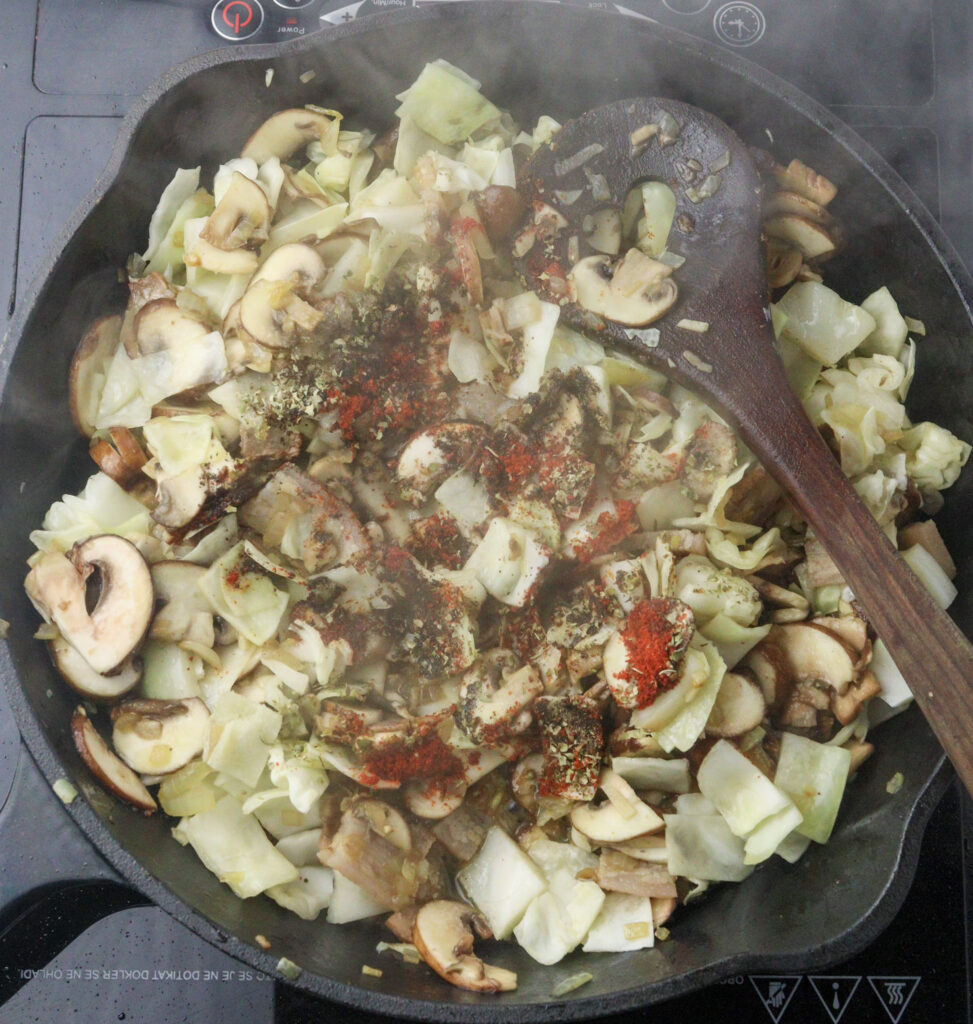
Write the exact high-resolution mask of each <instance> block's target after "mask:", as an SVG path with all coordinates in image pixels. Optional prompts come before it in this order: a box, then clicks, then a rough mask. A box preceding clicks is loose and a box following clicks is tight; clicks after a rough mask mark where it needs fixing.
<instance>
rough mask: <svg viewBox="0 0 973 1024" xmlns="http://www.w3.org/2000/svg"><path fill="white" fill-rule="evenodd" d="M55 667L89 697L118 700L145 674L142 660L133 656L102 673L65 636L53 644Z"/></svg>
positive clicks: (73, 685) (52, 657)
mask: <svg viewBox="0 0 973 1024" xmlns="http://www.w3.org/2000/svg"><path fill="white" fill-rule="evenodd" d="M49 650H50V652H51V660H52V661H53V662H54V667H55V668H56V669H57V670H58V672H60V673H61V676H62V677H63V678H64V681H65V682H66V683H67V684H68V685H69V686H70V687H71V688H72V689H74V690H77V691H78V693H80V694H81V696H82V697H87V698H88V699H89V700H117V699H118V698H119V697H123V696H124V695H125V694H126V693H128V692H129V690H131V689H132V688H133V687H134V686H135V684H136V683H137V682H138V681H139V680H140V679H141V678H142V663H141V661H140V660H139V659H137V658H133V657H129V658H126V660H125V661H123V662H122V664H121V665H120V666H119V667H118V668H117V669H116V670H115V671H114V672H113V673H112V674H111V675H101V674H100V673H98V672H95V671H94V669H93V668H92V667H91V666H90V665H89V664H88V663H87V662H86V661H85V660H84V658H82V657H81V655H80V654H78V652H77V651H76V650H75V649H74V648H73V647H72V646H71V645H70V644H69V643H68V642H67V640H65V639H64V637H63V636H57V637H55V638H54V639H53V640H52V641H51V642H50V645H49Z"/></svg>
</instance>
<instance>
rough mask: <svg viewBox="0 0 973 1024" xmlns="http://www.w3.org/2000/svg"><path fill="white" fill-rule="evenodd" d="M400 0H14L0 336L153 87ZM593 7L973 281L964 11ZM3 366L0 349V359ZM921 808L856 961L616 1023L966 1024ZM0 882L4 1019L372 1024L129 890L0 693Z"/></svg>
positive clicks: (673, 1)
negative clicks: (817, 144)
mask: <svg viewBox="0 0 973 1024" xmlns="http://www.w3.org/2000/svg"><path fill="white" fill-rule="evenodd" d="M412 2H413V0H358V2H356V3H352V4H350V5H346V4H342V3H340V2H333V0H219V2H214V0H6V2H5V3H4V4H3V5H2V10H0V19H2V20H3V28H2V30H0V97H2V100H3V102H2V104H0V183H2V191H0V337H2V336H3V335H4V334H5V331H6V327H7V324H8V322H9V320H10V318H11V317H12V315H13V313H14V312H15V311H16V310H17V308H18V303H19V301H20V299H21V296H22V295H23V294H25V292H26V289H27V285H28V284H29V282H30V280H31V278H32V277H33V275H34V274H35V273H38V272H39V271H40V269H41V268H42V267H43V266H44V263H45V261H46V257H47V253H48V250H49V247H50V245H51V244H52V242H53V240H54V239H55V238H56V237H57V235H58V233H59V231H60V230H61V228H62V226H63V224H64V223H65V222H66V220H67V219H68V217H69V216H70V214H71V212H72V210H73V209H74V207H75V206H76V205H77V204H78V203H79V202H80V201H81V200H82V199H83V197H84V196H85V195H86V194H87V193H88V191H89V190H90V188H91V187H92V185H93V184H94V182H95V181H96V179H97V177H98V175H99V172H100V171H101V170H102V168H103V167H104V165H105V163H106V161H107V158H108V155H109V153H110V150H111V147H112V145H113V143H114V140H115V136H116V134H117V132H118V127H119V124H120V119H121V117H122V116H123V115H124V114H125V112H126V111H127V110H128V109H129V107H130V106H131V105H132V104H133V103H134V101H135V98H136V97H137V96H138V95H139V93H140V92H141V91H142V90H143V89H144V88H146V87H147V86H149V85H150V84H151V83H152V81H153V80H154V79H155V78H156V77H158V76H159V75H160V74H161V73H162V72H164V71H165V70H166V69H167V68H169V67H170V66H172V65H174V64H176V63H179V62H180V61H182V60H185V59H186V58H189V57H191V56H193V55H195V54H198V53H202V52H205V51H207V50H211V49H214V48H217V47H221V46H233V47H247V46H250V45H253V44H256V43H266V42H273V41H277V40H281V39H286V38H289V37H293V36H299V35H305V34H307V33H312V32H314V31H316V30H318V29H319V28H321V27H322V26H326V25H328V24H339V23H342V22H345V21H349V20H353V19H356V18H365V17H368V16H369V15H370V14H373V13H375V12H378V11H383V10H387V9H389V8H393V7H402V6H409V5H410V4H411V3H412ZM414 2H415V3H416V4H420V3H421V2H422V0H414ZM586 6H593V7H606V8H608V7H610V8H614V9H616V10H618V11H620V12H622V13H623V14H626V15H627V16H629V17H632V18H636V19H645V18H648V19H652V20H655V21H658V22H661V23H663V24H666V25H671V26H674V27H676V28H679V29H682V30H683V31H687V32H690V33H692V34H694V35H697V36H699V37H701V38H703V39H706V40H708V41H709V42H712V43H716V44H717V45H719V46H723V47H725V48H727V49H728V50H733V51H736V52H738V53H741V54H742V55H744V56H746V57H747V58H749V59H751V60H753V61H755V62H756V63H758V64H761V65H763V66H764V67H766V68H768V69H769V70H771V71H773V72H775V73H776V74H778V75H780V76H781V77H783V78H785V79H787V80H788V81H790V82H791V83H793V84H794V85H796V86H797V87H799V88H800V89H802V90H804V91H805V92H807V93H809V94H810V95H811V96H812V97H814V98H815V99H817V100H818V101H819V102H821V103H823V104H825V105H826V106H828V107H830V108H831V109H832V110H833V111H834V112H835V113H836V114H837V115H838V116H839V117H841V118H842V119H843V120H844V121H846V122H847V123H848V124H850V125H851V126H852V127H854V128H855V129H856V130H857V131H858V132H859V133H860V134H861V135H862V136H863V137H864V138H865V139H866V140H867V141H868V142H869V143H871V144H872V145H873V146H874V147H875V148H876V149H877V150H879V151H880V152H881V153H882V154H883V155H884V156H885V157H886V158H887V159H888V160H889V162H890V163H891V164H892V165H893V167H895V169H896V170H897V171H898V172H899V173H900V174H901V175H902V176H903V177H904V178H905V179H906V181H907V182H908V183H909V184H910V185H911V186H912V188H913V189H914V190H915V192H916V193H917V195H918V196H919V198H920V199H921V201H922V202H923V203H924V204H925V205H926V207H927V208H928V209H929V210H930V211H931V212H932V214H933V215H934V216H935V217H936V218H937V219H938V220H939V221H940V223H941V224H942V226H943V227H944V229H945V230H946V232H947V234H948V235H949V236H950V238H951V239H952V241H953V243H954V245H955V246H956V248H957V250H958V251H959V253H960V255H961V257H962V258H963V259H964V260H965V262H966V264H967V266H968V267H970V268H971V269H973V188H971V176H973V8H971V5H970V4H968V3H967V2H966V0H896V2H895V3H894V4H891V3H889V2H888V0H804V2H800V3H799V2H797V0H753V2H750V0H734V2H728V3H727V2H721V0H630V2H626V3H624V4H609V3H601V2H595V3H591V4H587V5H586ZM227 102H228V103H232V102H233V100H232V98H228V100H227ZM7 359H9V345H7V344H4V346H3V347H2V348H0V361H5V360H7ZM0 365H2V364H0ZM934 791H935V795H936V798H937V799H938V800H939V802H938V805H937V806H936V807H935V809H934V810H933V811H932V814H931V818H930V824H929V826H928V828H927V831H926V836H925V840H924V842H923V846H922V851H921V855H920V859H919V866H918V870H917V874H916V879H915V882H914V884H913V886H912V890H911V892H910V895H909V896H908V897H907V899H906V901H905V903H904V905H903V907H902V909H901V911H900V912H899V913H898V915H897V916H896V918H895V919H894V921H893V922H892V924H891V925H890V927H889V928H888V929H887V930H886V931H885V933H884V934H883V935H882V936H881V937H880V938H879V939H878V940H877V941H876V942H875V943H874V944H873V945H872V946H871V947H870V948H868V949H867V950H865V951H864V952H863V953H862V954H860V955H859V956H857V957H855V958H854V959H852V960H850V961H848V962H846V963H843V964H839V965H836V966H834V967H832V968H829V969H827V970H822V971H819V972H816V973H807V974H802V973H794V974H789V975H753V976H734V977H730V978H727V979H726V980H725V981H724V982H723V983H721V984H719V985H716V986H713V987H711V988H709V989H705V990H703V991H701V992H697V993H694V994H692V995H689V996H685V997H681V998H678V999H676V1000H674V1001H672V1002H670V1003H667V1004H664V1005H663V1006H658V1007H654V1008H652V1009H651V1010H646V1011H633V1012H629V1013H626V1014H623V1015H621V1016H620V1017H617V1018H614V1019H616V1020H618V1021H620V1022H621V1024H636V1022H637V1021H648V1020H652V1019H662V1018H663V1017H665V1018H667V1019H682V1020H686V1021H698V1020H703V1019H709V1018H713V1019H723V1020H728V1021H733V1022H738V1021H739V1022H750V1021H753V1022H757V1021H768V1020H769V1021H773V1022H775V1024H780V1022H784V1024H814V1022H818V1021H820V1022H822V1024H827V1022H828V1021H830V1022H832V1024H839V1022H840V1021H843V1022H847V1024H878V1022H881V1024H884V1022H886V1021H892V1022H893V1024H899V1022H900V1021H901V1022H905V1024H962V1022H964V1021H969V1020H970V1019H971V1017H970V989H971V951H970V941H969V936H970V930H971V921H973V916H971V894H970V891H969V890H970V885H971V882H973V871H971V866H973V852H971V848H970V843H971V839H973V804H971V801H970V799H969V797H968V796H967V795H966V794H965V793H964V792H963V791H962V789H961V788H960V787H959V786H958V785H957V784H955V783H949V782H941V783H940V784H939V785H938V786H936V787H934ZM940 794H942V796H941V799H939V795H940ZM0 865H2V869H0V1024H7V1022H11V1024H20V1022H27V1021H42V1022H47V1021H54V1020H61V1019H72V1018H73V1019H76V1020H83V1021H85V1022H86V1024H88V1022H90V1024H94V1022H101V1021H105V1022H107V1021H146V1022H152V1024H176V1022H181V1021H200V1020H208V1019H221V1020H227V1021H242V1020H247V1021H250V1022H254V1024H262V1022H271V1021H275V1022H288V1024H291V1022H293V1024H297V1022H302V1024H303V1022H307V1021H311V1020H319V1019H321V1020H336V1021H341V1022H348V1024H376V1022H377V1021H378V1020H380V1018H376V1017H374V1016H371V1015H369V1014H366V1013H362V1012H360V1011H354V1010H351V1009H348V1008H346V1007H337V1006H334V1005H331V1004H328V1003H325V1002H323V1001H322V1000H320V999H316V998H314V997H311V996H308V995H305V994H303V993H300V992H298V991H297V990H296V989H293V988H292V987H290V986H288V985H287V984H286V983H284V982H282V981H280V980H274V979H271V978H269V977H266V976H263V975H260V974H259V973H257V972H255V971H253V970H251V969H250V968H247V967H246V966H244V965H242V964H241V963H240V962H238V961H236V960H233V959H231V958H229V957H227V956H226V955H224V954H223V953H221V952H220V951H219V950H217V949H214V948H212V947H210V946H209V945H207V944H206V943H205V942H203V941H202V940H201V939H199V938H198V937H196V936H195V935H193V934H191V933H190V932H189V931H187V930H186V929H185V928H183V927H182V926H181V925H180V924H178V923H176V922H175V921H173V920H172V919H170V918H169V917H168V916H167V915H166V914H165V913H164V912H163V911H161V910H159V909H158V908H155V907H153V906H150V905H146V904H145V902H144V899H143V898H142V897H141V896H139V895H138V894H136V893H134V892H133V891H132V890H131V889H129V888H127V887H126V886H125V885H123V884H122V882H121V880H120V879H119V877H118V876H117V875H116V874H115V873H114V871H113V870H112V869H111V868H110V867H109V866H108V865H107V864H106V863H105V862H104V861H103V860H102V859H101V858H100V856H99V855H98V854H97V853H96V852H95V851H94V849H93V848H92V847H91V846H90V845H89V844H88V842H87V840H85V838H84V837H83V836H82V834H81V833H80V832H79V831H78V830H77V828H76V827H75V825H74V824H73V822H72V821H71V819H70V818H69V817H68V815H67V814H65V813H64V811H63V808H62V806H61V805H60V803H59V801H58V800H57V798H56V797H55V796H54V794H53V793H52V792H51V790H50V788H49V787H48V785H47V783H46V781H45V780H44V779H43V777H42V776H41V774H40V772H39V771H38V770H37V768H36V767H35V766H34V764H33V762H32V760H31V758H30V756H29V754H28V753H27V751H26V748H25V747H24V746H23V744H22V742H21V740H20V737H19V735H18V733H17V730H16V726H15V725H14V724H13V721H12V717H11V715H10V712H9V709H8V708H7V707H6V704H5V698H4V697H3V691H2V690H0ZM78 880H83V881H78Z"/></svg>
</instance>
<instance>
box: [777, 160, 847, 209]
mask: <svg viewBox="0 0 973 1024" xmlns="http://www.w3.org/2000/svg"><path fill="white" fill-rule="evenodd" d="M773 173H774V177H775V178H776V179H777V184H778V185H780V187H781V188H783V189H787V190H788V191H791V192H797V193H799V194H800V195H802V196H807V198H808V199H810V200H811V201H812V202H814V203H818V205H820V206H827V205H828V203H830V202H831V200H832V199H834V197H835V196H836V195H837V194H838V189H837V188H836V187H835V186H834V185H833V184H832V183H831V182H830V181H828V179H827V178H825V177H824V176H823V175H821V174H818V173H817V171H814V170H812V169H811V168H810V167H808V166H807V164H803V163H801V161H800V160H792V161H791V162H790V163H789V164H788V165H787V167H781V166H780V165H779V164H775V165H774V168H773Z"/></svg>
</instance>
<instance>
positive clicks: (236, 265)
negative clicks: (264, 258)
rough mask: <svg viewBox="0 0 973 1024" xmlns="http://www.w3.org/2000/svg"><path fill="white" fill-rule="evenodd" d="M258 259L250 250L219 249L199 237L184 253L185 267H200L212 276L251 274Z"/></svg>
mask: <svg viewBox="0 0 973 1024" xmlns="http://www.w3.org/2000/svg"><path fill="white" fill-rule="evenodd" d="M258 261H259V257H258V255H257V253H255V252H254V251H253V250H252V249H244V248H242V247H241V248H238V249H221V248H220V247H219V246H218V245H213V243H212V242H207V241H206V239H205V238H203V237H202V235H200V236H199V237H198V238H197V239H196V241H195V242H193V247H192V250H191V251H189V252H187V253H186V265H187V266H189V267H202V268H203V269H204V270H209V271H210V272H211V273H213V274H252V273H253V272H254V270H256V268H257V263H258Z"/></svg>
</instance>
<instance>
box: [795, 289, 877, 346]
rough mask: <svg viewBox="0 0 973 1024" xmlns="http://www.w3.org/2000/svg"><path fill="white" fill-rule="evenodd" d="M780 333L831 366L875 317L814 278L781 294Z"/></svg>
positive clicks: (861, 338)
mask: <svg viewBox="0 0 973 1024" xmlns="http://www.w3.org/2000/svg"><path fill="white" fill-rule="evenodd" d="M777 307H778V308H779V309H780V311H781V312H782V313H783V314H784V315H785V316H786V317H787V320H786V322H785V323H784V327H783V333H784V334H785V335H787V336H788V337H790V338H791V339H792V340H793V341H796V342H797V343H798V345H800V346H801V347H802V348H803V349H804V351H805V352H806V353H807V354H808V355H809V356H810V357H811V358H812V359H816V360H817V361H818V362H819V363H824V365H825V366H834V365H835V363H837V362H838V361H839V360H841V359H843V358H844V357H845V356H846V355H848V353H849V352H851V351H852V350H853V349H855V348H857V347H858V346H859V345H860V344H861V343H862V342H863V341H864V340H865V338H867V337H868V336H869V335H870V334H871V333H872V331H874V330H875V327H876V324H875V320H874V319H873V317H872V316H871V314H870V313H866V312H865V310H863V309H862V308H861V307H860V306H856V305H854V304H852V303H851V302H846V301H845V300H844V299H843V298H842V297H841V296H840V295H839V294H838V293H837V292H835V291H832V290H831V289H830V288H828V287H827V286H826V285H823V284H819V283H818V282H817V281H801V282H799V283H798V284H794V285H791V287H790V288H789V289H788V290H787V291H786V292H785V293H784V295H783V296H781V299H780V301H779V302H778V303H777Z"/></svg>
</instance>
